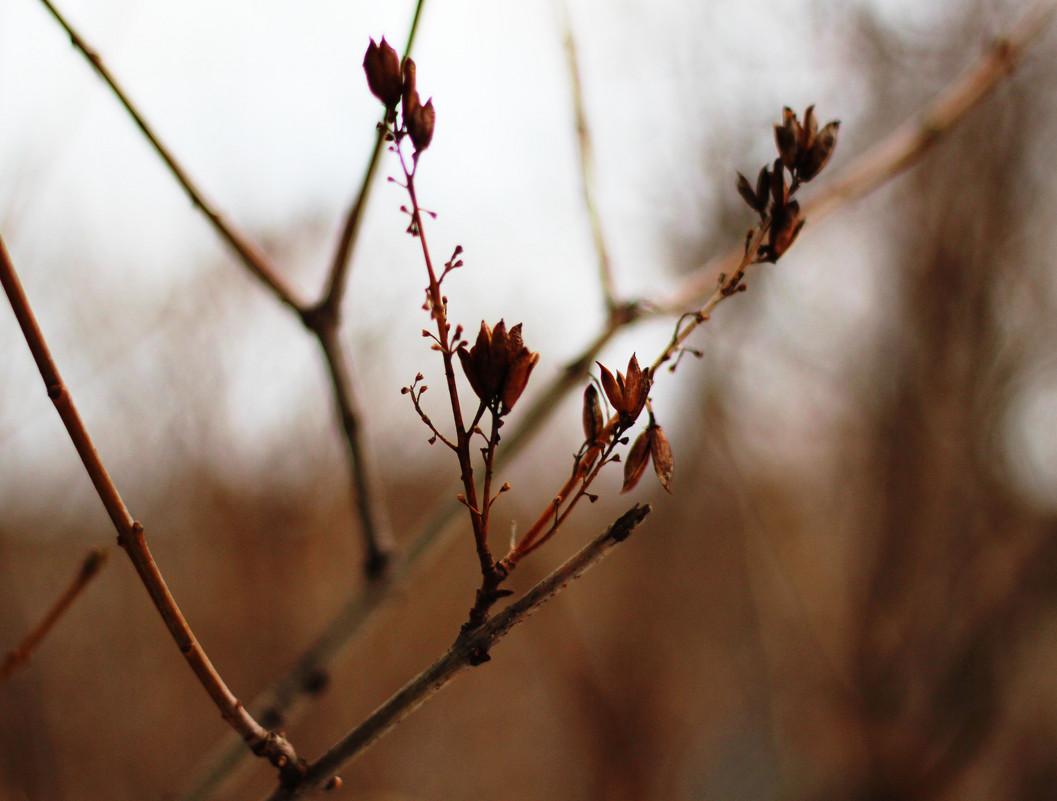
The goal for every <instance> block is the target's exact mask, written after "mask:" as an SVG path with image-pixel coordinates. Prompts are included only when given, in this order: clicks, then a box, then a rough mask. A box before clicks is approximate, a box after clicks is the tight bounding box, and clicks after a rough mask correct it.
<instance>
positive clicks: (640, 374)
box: [595, 353, 653, 429]
mask: <svg viewBox="0 0 1057 801" xmlns="http://www.w3.org/2000/svg"><path fill="white" fill-rule="evenodd" d="M595 363H596V364H598V367H599V369H601V370H602V389H604V390H605V391H606V397H607V398H609V402H610V404H612V406H613V409H614V411H616V413H617V414H618V415H619V417H620V426H621V428H625V429H626V428H629V427H630V426H631V425H632V424H633V423H634V422H635V421H636V420H637V419H638V417H639V415H640V414H641V413H642V409H643V408H644V407H645V406H646V398H648V397H649V394H650V387H651V386H652V385H653V378H652V377H651V376H650V371H649V368H647V369H645V370H643V369H641V368H640V367H639V361H638V359H637V358H635V354H634V353H633V354H631V359H630V360H629V361H628V372H627V374H626V375H622V374H621V373H619V372H618V373H617V375H616V377H615V378H614V377H613V374H612V373H611V372H609V370H607V369H606V368H605V367H603V366H602V364H601V363H599V362H595Z"/></svg>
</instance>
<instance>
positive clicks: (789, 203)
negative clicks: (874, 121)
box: [737, 106, 840, 262]
mask: <svg viewBox="0 0 1057 801" xmlns="http://www.w3.org/2000/svg"><path fill="white" fill-rule="evenodd" d="M839 127H840V122H839V121H838V120H833V121H832V122H828V123H826V125H824V126H823V127H822V129H821V130H819V127H818V120H817V119H816V117H815V107H814V106H808V108H807V111H805V112H804V121H803V123H801V122H800V120H799V119H798V118H797V116H796V113H795V112H794V111H793V110H792V109H791V108H789V107H788V106H787V107H786V108H784V109H783V110H782V122H781V123H780V124H778V125H775V126H774V140H775V144H776V145H777V147H778V158H776V159H775V160H774V163H773V164H765V165H764V166H763V168H762V169H761V170H760V173H759V175H758V176H757V178H756V183H755V185H753V184H752V183H751V182H750V181H749V179H748V178H746V177H745V176H744V175H742V174H741V173H740V172H739V173H738V182H737V187H738V194H740V195H741V197H742V199H743V200H744V201H745V202H746V203H747V204H748V205H749V207H750V208H752V209H753V210H754V211H756V212H757V213H758V214H759V215H760V219H761V220H767V219H769V220H770V231H769V233H768V239H767V242H766V243H765V244H764V245H763V246H762V247H761V248H760V253H759V259H760V261H770V262H774V261H777V260H778V259H779V258H780V257H781V256H782V254H783V253H785V252H786V251H787V250H788V249H789V247H790V246H791V245H792V244H793V241H794V240H795V239H796V237H797V234H799V233H800V229H801V228H803V227H804V218H803V217H802V216H801V215H800V204H799V203H798V202H797V201H796V200H793V195H794V194H795V193H796V190H797V189H798V188H799V187H800V184H802V183H806V182H808V181H810V180H811V179H813V178H814V177H815V176H816V175H818V174H819V173H820V172H821V171H822V168H823V167H825V166H826V162H828V161H829V159H830V156H832V155H833V151H834V149H835V148H836V147H837V129H838V128H839ZM787 174H788V176H789V180H788V181H787V180H786V175H787Z"/></svg>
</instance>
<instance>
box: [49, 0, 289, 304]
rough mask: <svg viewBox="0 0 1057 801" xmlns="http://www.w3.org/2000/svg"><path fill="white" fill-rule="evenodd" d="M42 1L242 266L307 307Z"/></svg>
mask: <svg viewBox="0 0 1057 801" xmlns="http://www.w3.org/2000/svg"><path fill="white" fill-rule="evenodd" d="M40 2H41V3H43V5H44V7H45V8H47V9H48V11H49V12H51V15H52V16H53V17H55V20H56V22H58V23H59V25H61V26H62V28H63V30H65V31H66V33H67V35H69V37H70V42H71V43H72V44H73V46H74V47H75V48H77V49H78V50H79V51H80V52H81V54H82V55H83V56H84V57H85V59H87V61H88V63H89V64H91V65H92V69H94V70H95V71H96V72H97V73H98V74H99V77H100V78H102V79H103V80H104V81H105V82H106V84H107V86H109V87H110V89H111V91H112V92H113V93H114V95H115V96H116V97H117V99H118V100H119V101H120V102H121V105H122V106H124V107H125V111H127V112H128V115H129V116H130V117H132V119H133V121H134V122H135V123H136V125H137V126H138V127H139V129H140V130H141V131H142V132H143V135H144V136H145V137H147V141H149V142H150V143H151V146H152V147H153V148H154V150H155V152H157V154H158V155H159V156H160V157H161V159H162V161H164V162H165V165H166V166H167V167H168V168H169V171H170V172H171V173H172V174H173V177H174V178H175V179H176V180H177V182H178V183H179V184H180V186H182V187H183V189H184V191H185V192H186V193H187V196H188V197H189V198H190V199H191V202H192V203H193V204H194V205H195V207H196V208H198V209H199V210H200V211H201V212H202V214H204V215H205V216H206V218H207V219H208V220H209V222H210V223H211V224H212V226H213V228H214V229H215V230H216V232H217V233H218V234H220V236H221V238H223V239H224V240H225V241H226V242H227V243H228V244H229V245H231V247H232V248H233V249H234V250H235V252H236V253H237V254H238V256H239V258H240V259H241V260H242V263H243V264H245V265H246V267H247V269H249V271H250V272H252V273H253V274H254V275H255V276H257V278H259V279H260V280H261V282H263V283H264V284H265V285H266V286H267V287H268V288H269V289H270V290H271V291H272V293H273V294H274V295H275V296H276V297H277V298H278V299H279V300H280V301H282V302H283V303H285V304H286V305H287V306H290V307H291V308H293V309H295V310H300V309H301V308H302V307H303V306H304V303H303V302H302V301H301V300H299V299H298V297H297V293H296V292H295V291H294V290H293V289H292V288H291V287H290V286H288V285H287V284H286V282H285V281H284V280H283V279H282V278H281V277H280V274H279V270H278V269H277V268H276V266H275V265H274V264H272V262H271V260H270V259H269V258H268V256H267V255H266V254H265V253H264V251H263V250H261V248H260V246H259V245H257V244H256V243H255V242H254V241H253V240H252V239H250V237H249V236H248V235H247V234H245V233H243V232H242V231H239V230H238V229H237V228H235V227H234V225H232V224H231V223H229V222H226V221H225V220H224V218H223V217H222V216H221V215H220V212H218V211H217V210H216V209H215V208H214V207H213V205H212V204H211V203H210V202H209V201H208V200H206V198H205V195H204V194H203V193H202V190H201V189H199V188H198V187H197V186H196V185H195V184H194V182H193V181H192V180H191V177H190V176H189V175H188V174H187V171H186V170H185V169H184V168H183V167H181V166H180V163H179V162H178V161H177V160H176V157H175V156H174V155H173V154H172V151H170V150H169V148H167V147H166V146H165V145H164V144H162V141H161V140H160V139H159V138H158V136H157V134H155V133H154V131H153V129H152V128H151V127H150V125H148V124H147V121H146V120H145V119H144V118H143V115H142V114H140V112H139V110H138V109H137V108H136V106H135V105H134V104H133V103H132V101H131V100H130V99H129V96H128V95H127V94H126V93H125V90H124V89H122V88H121V86H120V85H119V84H118V82H117V80H116V79H115V78H114V76H113V75H112V74H111V72H110V70H109V69H107V67H106V65H105V64H104V63H103V60H102V58H100V56H99V54H98V53H97V52H96V51H95V50H93V49H92V48H91V47H89V46H88V44H87V42H85V40H84V38H83V37H82V36H81V35H80V34H79V33H78V32H77V31H76V30H74V28H73V27H72V26H71V25H70V23H69V22H67V20H66V18H65V17H63V16H62V14H60V13H59V10H58V9H57V8H56V7H55V6H54V5H52V4H51V2H50V1H49V0H40Z"/></svg>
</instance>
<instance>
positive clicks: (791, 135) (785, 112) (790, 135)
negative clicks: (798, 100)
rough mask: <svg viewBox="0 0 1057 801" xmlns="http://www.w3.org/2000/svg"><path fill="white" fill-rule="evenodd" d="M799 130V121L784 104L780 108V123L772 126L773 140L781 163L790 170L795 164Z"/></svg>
mask: <svg viewBox="0 0 1057 801" xmlns="http://www.w3.org/2000/svg"><path fill="white" fill-rule="evenodd" d="M800 130H801V129H800V122H799V121H798V120H797V118H796V114H794V113H793V110H792V109H791V108H789V106H786V107H785V108H784V109H782V124H781V125H776V126H774V141H775V143H776V144H777V145H778V154H779V156H781V159H782V163H783V164H784V165H785V166H786V167H788V168H789V169H790V170H791V169H793V167H794V166H795V165H796V153H797V146H798V144H799V142H800Z"/></svg>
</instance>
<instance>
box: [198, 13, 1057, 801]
mask: <svg viewBox="0 0 1057 801" xmlns="http://www.w3.org/2000/svg"><path fill="white" fill-rule="evenodd" d="M1055 9H1057V4H1055V3H1054V2H1053V0H1044V2H1037V3H1035V4H1033V5H1032V6H1031V7H1029V8H1028V9H1027V10H1026V11H1025V12H1024V13H1023V14H1022V15H1021V16H1020V17H1019V18H1018V20H1017V22H1015V23H1014V24H1013V25H1012V26H1010V28H1009V29H1008V33H1007V34H1006V35H1005V36H1004V37H1001V38H999V39H998V40H997V42H996V45H995V46H994V47H993V48H992V49H991V50H989V51H988V52H987V53H985V54H984V55H983V56H982V57H981V58H980V59H979V60H978V61H977V63H976V64H975V65H974V66H973V67H972V68H971V69H970V71H969V73H968V77H967V78H963V79H959V80H958V81H956V82H955V83H954V84H952V85H951V86H950V87H948V89H946V90H945V91H944V92H943V93H942V94H941V95H940V97H939V98H937V100H936V101H935V102H934V103H933V105H932V106H931V107H930V108H932V109H947V110H948V111H951V110H952V109H955V108H960V112H959V113H958V114H948V116H946V118H945V120H946V121H945V124H944V125H936V123H935V120H936V119H938V118H937V117H935V116H934V117H932V118H931V119H933V120H934V122H933V126H932V128H931V129H930V130H931V135H930V136H922V139H923V140H927V141H925V142H924V143H923V144H924V146H925V149H927V148H928V147H930V146H932V145H934V144H936V143H937V141H938V140H939V139H941V138H942V137H943V136H944V135H945V134H947V133H948V132H949V131H950V130H951V129H952V128H953V127H955V126H956V124H957V123H958V122H959V121H960V119H961V117H962V116H964V114H965V113H967V112H968V111H969V110H970V108H971V106H970V105H967V104H968V103H969V101H970V100H971V102H972V104H975V105H979V104H980V103H982V102H983V101H984V100H986V98H987V96H988V94H989V92H990V91H991V90H992V89H993V88H994V87H995V86H998V85H999V84H1000V83H1001V82H1002V81H1003V80H1004V79H1006V78H1008V77H1009V75H1010V74H1011V68H1012V66H1015V65H1016V64H1017V63H1018V62H1019V61H1020V60H1021V58H1022V57H1023V56H1024V53H1025V52H1026V51H1027V49H1028V47H1029V46H1030V45H1031V44H1032V42H1033V41H1034V40H1035V39H1036V38H1037V37H1038V35H1039V34H1040V33H1041V32H1042V30H1043V28H1044V26H1045V25H1046V24H1048V23H1049V22H1050V20H1051V18H1052V16H1053V13H1054V11H1055ZM970 86H971V87H973V88H972V90H971V91H970V90H969V88H968V87H970ZM959 97H960V98H961V100H960V101H958V102H959V103H960V104H962V105H960V106H956V105H955V100H954V99H955V98H959ZM973 107H974V106H973ZM923 118H925V119H930V118H929V117H928V116H927V115H924V116H923ZM919 119H920V118H919ZM913 124H914V123H907V125H908V126H912V125H913ZM906 130H908V129H907V128H906V126H904V128H900V129H897V130H896V131H895V132H893V133H892V134H890V135H889V136H888V137H886V138H885V139H883V140H881V141H880V142H878V143H877V144H876V145H875V146H874V147H873V148H871V149H870V150H869V151H868V152H867V153H865V154H864V155H863V156H862V157H860V159H859V160H858V161H857V162H855V163H854V164H853V165H851V166H849V167H847V168H845V169H844V170H843V171H842V172H840V173H839V174H837V176H836V177H835V178H834V179H833V180H832V181H831V183H830V184H829V186H828V187H826V186H824V187H823V188H822V189H821V191H819V192H818V193H817V194H816V196H815V199H814V200H813V201H811V200H809V201H807V202H806V203H805V204H804V209H803V210H804V216H805V217H808V218H810V219H811V220H813V221H814V220H817V219H820V218H821V217H822V216H825V215H829V214H831V213H833V212H836V211H838V210H840V209H842V208H844V207H845V206H847V205H850V204H851V203H852V202H853V201H854V200H857V199H858V198H860V197H862V196H863V195H866V194H868V193H870V192H872V191H874V190H876V189H877V188H879V187H880V186H882V185H883V184H884V183H886V182H887V181H889V180H891V179H893V178H895V177H896V176H898V175H899V174H900V173H901V172H902V171H904V170H906V169H908V168H909V167H911V166H912V165H913V163H916V160H917V159H918V158H919V157H920V156H921V155H922V154H923V153H924V150H921V151H920V152H915V155H914V156H913V157H912V158H910V157H908V156H907V155H906V154H907V153H908V152H910V150H913V149H915V148H916V147H919V146H920V145H917V146H913V147H912V146H911V143H910V137H908V136H907V135H906ZM909 130H913V128H911V129H909ZM917 130H919V131H921V130H923V129H917ZM900 142H902V144H900ZM867 179H868V180H867ZM744 256H745V248H744V246H743V245H742V244H739V245H738V246H737V247H735V248H732V249H731V250H730V251H729V252H727V253H725V254H721V255H719V256H717V257H715V258H713V259H711V260H710V261H709V262H707V263H706V264H705V265H703V266H702V267H701V268H699V269H698V270H696V271H695V272H694V273H693V274H691V275H690V276H688V277H687V278H686V279H685V280H684V281H682V282H681V283H680V284H679V285H677V286H676V288H675V289H674V290H673V291H672V292H670V293H669V294H668V295H667V296H666V297H664V298H662V299H660V300H658V301H657V302H655V303H645V302H644V303H641V304H629V305H627V306H626V307H624V313H623V314H622V315H619V316H614V317H611V318H610V319H609V320H607V322H606V324H605V326H604V328H603V329H602V330H601V331H600V332H599V333H598V334H597V335H596V336H595V337H594V338H593V339H592V340H591V341H590V342H589V343H588V344H587V345H586V346H585V347H584V349H583V351H582V352H581V353H580V354H579V355H577V356H576V357H574V358H573V359H572V360H570V362H569V363H568V364H567V365H566V366H565V367H564V368H563V369H562V370H561V371H560V372H559V373H558V374H557V375H555V376H554V377H553V378H552V379H551V380H550V382H549V384H547V385H546V386H545V387H544V388H543V389H542V390H540V391H539V392H538V393H537V394H536V396H535V397H534V398H533V399H532V400H531V402H530V403H529V405H528V406H526V407H524V408H521V409H520V413H519V421H518V423H517V424H516V425H515V426H514V428H513V430H512V431H511V432H509V433H507V434H505V435H504V437H503V449H502V450H501V451H500V452H499V453H498V454H497V455H496V468H497V469H500V468H501V467H503V466H504V465H506V464H508V463H510V462H511V461H512V460H513V459H514V458H515V457H516V456H518V455H519V454H520V453H521V451H522V450H523V449H524V446H525V445H527V444H528V443H529V441H530V440H531V438H532V437H533V435H534V434H535V433H536V432H537V431H538V430H539V429H540V428H541V427H542V426H543V425H544V424H545V423H546V421H547V420H549V419H550V417H551V415H552V414H553V413H554V411H555V410H556V409H557V407H558V405H559V404H560V402H561V400H562V399H563V398H564V397H565V396H566V395H567V394H568V393H569V392H570V391H572V390H574V389H580V388H582V386H583V381H584V380H585V379H586V377H587V376H588V374H589V371H590V368H591V366H592V365H593V364H594V362H595V360H596V359H597V358H598V357H599V355H600V354H601V352H602V351H603V350H604V349H605V347H606V346H607V345H608V344H609V343H610V341H611V340H612V339H613V338H614V337H615V336H616V334H617V333H619V332H620V331H622V330H623V329H624V328H626V327H629V326H630V325H632V324H634V323H636V322H638V321H640V320H641V319H643V318H646V317H654V316H658V315H661V314H682V313H684V312H685V311H686V310H687V308H688V307H689V308H698V309H700V308H706V309H708V308H714V303H715V302H717V301H716V300H715V299H714V298H715V294H716V276H717V274H719V273H720V272H722V273H725V274H726V275H727V276H730V275H733V274H734V273H735V272H736V271H737V269H738V266H739V265H740V264H741V262H742V260H743V258H744ZM683 329H684V327H680V332H683ZM684 340H685V337H680V339H679V343H681V342H683V341H684ZM679 343H676V347H678V345H679ZM673 352H674V351H673ZM453 494H454V490H453V491H452V492H450V493H448V495H453ZM462 508H463V507H462V506H461V505H460V504H458V503H456V502H454V501H449V502H446V503H443V504H440V505H438V506H437V507H436V508H434V509H433V510H432V514H431V515H430V516H429V519H428V520H427V521H426V522H425V523H423V524H422V526H421V530H420V533H419V535H418V536H417V537H416V538H415V539H414V540H413V541H412V542H411V543H410V544H409V545H408V547H407V550H406V552H404V553H403V554H402V555H401V557H400V558H399V559H398V560H397V561H396V562H394V564H393V567H392V576H393V578H392V580H391V581H390V582H388V584H387V586H386V587H385V588H384V590H383V591H379V589H378V588H369V589H368V590H367V591H365V592H363V593H357V595H356V596H355V597H353V598H351V599H350V600H349V601H348V603H347V604H346V605H345V606H344V607H343V608H342V610H341V611H340V613H339V614H338V616H337V617H335V619H334V620H332V621H331V623H330V624H329V625H328V626H327V628H326V629H325V630H324V632H323V633H322V634H321V635H320V637H319V639H318V640H317V641H316V642H315V643H314V645H313V646H312V648H310V649H309V651H307V652H306V653H305V655H304V656H303V657H302V660H301V661H300V662H299V663H298V665H297V667H295V669H294V670H293V671H291V672H290V673H289V674H288V675H286V676H285V677H283V678H282V679H280V680H279V681H278V682H277V683H276V684H275V685H274V686H273V687H272V688H271V689H269V690H268V691H266V692H265V693H264V694H262V696H261V697H260V698H259V699H257V701H255V703H254V709H267V710H269V711H271V712H274V713H276V714H278V715H280V716H282V717H284V718H291V719H292V718H293V717H295V716H296V711H295V710H300V709H301V708H303V704H302V703H301V702H304V701H305V700H306V699H307V698H308V697H309V693H308V692H307V691H306V690H304V689H303V687H304V686H305V683H306V678H307V677H309V676H311V675H313V674H314V673H315V672H318V671H321V670H325V668H326V666H327V665H329V664H330V663H331V662H332V661H333V660H334V659H336V658H337V657H338V655H339V654H342V653H344V652H345V651H346V649H347V648H348V647H349V645H350V644H351V642H352V641H353V640H354V638H355V637H356V636H357V635H358V634H359V632H361V631H362V630H363V628H364V624H365V623H366V621H367V620H368V619H369V618H370V616H371V615H372V614H374V612H375V611H377V610H378V609H379V608H380V607H381V605H382V604H383V602H384V601H385V600H386V599H388V598H389V597H392V594H393V593H395V592H398V591H399V590H400V589H401V588H402V587H403V586H405V584H406V582H407V581H408V579H409V577H410V576H412V575H415V574H416V572H417V571H418V570H419V569H420V568H421V567H422V564H423V562H425V561H426V559H427V557H428V556H430V555H432V554H434V553H436V552H437V550H438V549H439V548H440V547H442V546H443V545H445V544H446V543H447V542H449V540H450V538H451V537H454V536H455V533H456V529H455V528H454V527H452V526H451V525H450V523H451V522H452V520H453V519H454V518H455V517H456V516H457V515H458V514H460V513H461V511H462ZM493 622H494V620H493ZM240 753H241V751H240V749H238V748H237V747H236V746H234V745H231V746H228V747H227V748H226V749H224V751H223V755H222V756H218V757H217V759H218V760H221V761H224V760H226V761H227V762H229V763H233V762H234V761H235V759H237V758H238V756H239V754H240ZM216 773H218V774H219V776H220V777H222V776H223V775H224V772H223V771H220V770H218V771H216ZM218 782H219V778H218ZM214 786H215V785H214ZM206 797H207V795H206V794H205V793H203V794H199V795H191V796H186V797H185V798H184V799H183V801H193V800H194V801H197V799H204V798H206Z"/></svg>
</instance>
